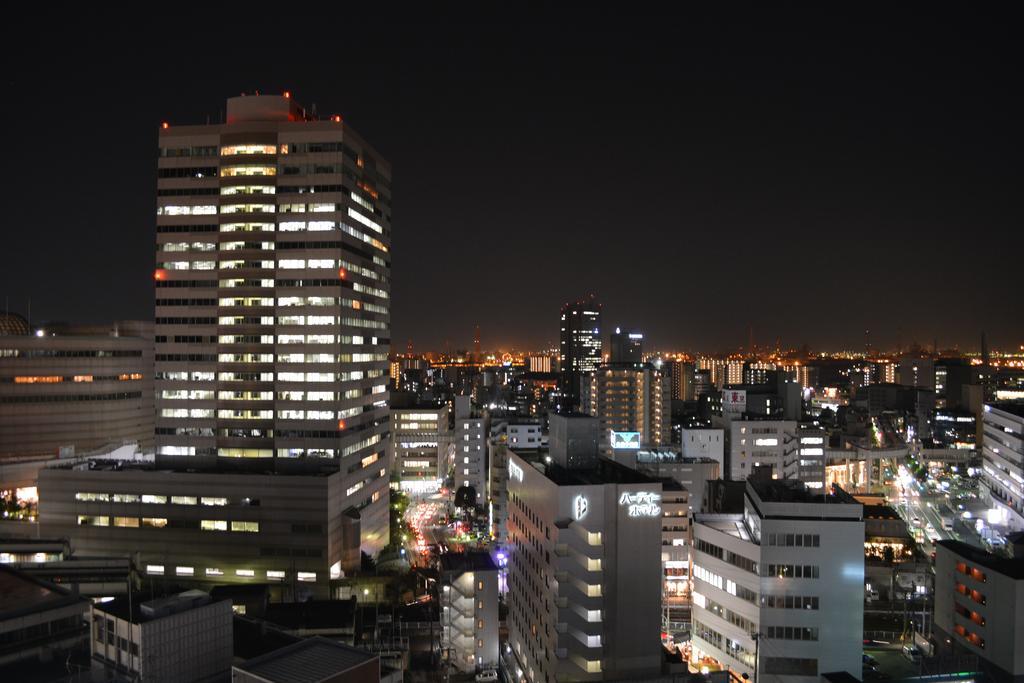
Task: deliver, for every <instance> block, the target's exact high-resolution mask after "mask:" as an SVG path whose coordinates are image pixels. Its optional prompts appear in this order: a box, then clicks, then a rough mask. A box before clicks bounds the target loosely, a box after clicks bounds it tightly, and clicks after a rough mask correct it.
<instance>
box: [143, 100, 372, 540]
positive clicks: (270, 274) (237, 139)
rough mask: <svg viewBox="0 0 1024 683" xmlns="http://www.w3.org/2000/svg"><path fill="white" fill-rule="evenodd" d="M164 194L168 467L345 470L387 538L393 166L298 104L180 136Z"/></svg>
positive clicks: (367, 521) (356, 499)
mask: <svg viewBox="0 0 1024 683" xmlns="http://www.w3.org/2000/svg"><path fill="white" fill-rule="evenodd" d="M157 178H158V179H157V207H156V231H157V232H156V241H157V252H156V271H155V273H154V278H155V280H156V283H155V284H156V321H155V322H156V325H155V335H156V342H155V353H156V386H155V390H156V411H157V412H156V437H155V441H156V452H157V461H158V463H159V464H160V465H161V466H169V467H180V468H188V469H202V468H211V469H213V468H223V467H225V466H227V465H228V463H230V466H232V467H233V468H239V467H242V468H247V467H248V468H253V469H257V470H260V471H268V470H271V471H279V472H282V471H295V470H304V469H309V470H316V471H323V470H334V471H340V472H342V473H343V476H344V479H345V485H344V486H343V489H344V490H345V491H346V492H347V493H346V495H345V496H344V497H343V498H342V499H340V500H337V501H333V502H332V505H333V506H336V507H337V510H338V512H340V511H341V510H343V509H346V508H349V507H353V508H356V509H358V510H360V511H361V514H362V524H363V533H364V534H366V533H371V534H374V535H376V536H377V537H380V536H381V534H383V537H384V538H385V539H386V536H387V524H388V517H387V506H388V500H387V498H388V497H387V486H388V476H387V468H386V467H385V468H384V469H383V472H384V473H383V474H381V471H382V468H381V465H382V464H383V465H386V445H387V434H388V409H387V401H388V393H387V381H388V378H387V372H388V350H389V347H390V335H391V333H390V300H389V296H390V294H389V292H390V280H391V275H390V270H391V255H390V243H391V225H390V223H391V169H390V166H389V164H388V163H387V162H386V161H385V160H384V159H383V158H381V156H380V155H379V154H377V152H376V151H374V149H373V148H372V147H371V146H370V145H369V144H368V143H367V142H366V141H365V140H363V139H362V138H361V137H359V136H358V135H357V134H356V133H355V132H354V131H353V130H352V129H351V128H350V127H349V126H348V124H346V123H345V122H343V121H342V120H341V117H340V116H332V117H330V118H324V119H321V118H317V117H316V116H315V115H311V114H310V113H309V112H308V111H306V110H305V109H303V108H302V107H300V106H299V105H298V104H297V103H296V102H295V101H294V100H293V99H291V97H290V96H289V94H288V93H285V94H284V95H280V96H278V95H257V96H243V97H232V98H230V99H228V101H227V108H226V120H225V121H224V122H223V123H216V124H207V125H182V126H178V125H171V124H164V125H163V126H162V129H161V130H160V134H159V160H158V164H157ZM243 463H244V464H243ZM367 549H368V550H373V549H374V548H367Z"/></svg>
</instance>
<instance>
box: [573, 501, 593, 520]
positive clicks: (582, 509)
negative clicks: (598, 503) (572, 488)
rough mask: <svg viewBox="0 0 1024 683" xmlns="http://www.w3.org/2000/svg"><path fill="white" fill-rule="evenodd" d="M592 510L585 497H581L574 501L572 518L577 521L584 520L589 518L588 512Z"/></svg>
mask: <svg viewBox="0 0 1024 683" xmlns="http://www.w3.org/2000/svg"><path fill="white" fill-rule="evenodd" d="M589 509H590V501H588V500H587V499H586V497H585V496H583V495H579V496H576V497H575V498H573V499H572V516H573V517H574V518H575V519H577V520H580V519H583V518H584V517H586V516H587V511H588V510H589Z"/></svg>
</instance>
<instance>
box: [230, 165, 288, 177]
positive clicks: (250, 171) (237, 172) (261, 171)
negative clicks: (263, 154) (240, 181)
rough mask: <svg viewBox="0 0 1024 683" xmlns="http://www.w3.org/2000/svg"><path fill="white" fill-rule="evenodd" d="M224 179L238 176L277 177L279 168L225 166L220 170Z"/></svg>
mask: <svg viewBox="0 0 1024 683" xmlns="http://www.w3.org/2000/svg"><path fill="white" fill-rule="evenodd" d="M220 175H221V177H222V178H235V177H238V176H254V175H256V176H259V175H277V166H255V165H253V166H225V167H224V168H222V169H220Z"/></svg>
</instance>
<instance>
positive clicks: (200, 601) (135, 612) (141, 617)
mask: <svg viewBox="0 0 1024 683" xmlns="http://www.w3.org/2000/svg"><path fill="white" fill-rule="evenodd" d="M212 602H213V601H212V600H211V599H210V596H209V594H207V593H204V592H203V591H200V590H188V591H185V592H183V593H177V594H174V595H165V596H163V597H159V598H156V599H153V600H148V601H145V602H140V600H139V597H138V596H136V599H135V600H134V601H131V603H129V600H128V596H119V597H116V598H114V599H113V600H111V601H109V602H101V603H98V604H96V605H95V606H94V608H95V609H96V610H97V611H100V612H105V613H107V614H109V615H111V616H113V617H117V618H118V619H123V620H125V621H130V622H132V623H133V624H141V623H143V622H147V621H155V620H157V619H162V618H164V617H169V616H171V615H172V614H179V613H181V612H187V611H188V610H191V609H195V608H197V607H204V606H206V605H209V604H212ZM129 604H131V609H129Z"/></svg>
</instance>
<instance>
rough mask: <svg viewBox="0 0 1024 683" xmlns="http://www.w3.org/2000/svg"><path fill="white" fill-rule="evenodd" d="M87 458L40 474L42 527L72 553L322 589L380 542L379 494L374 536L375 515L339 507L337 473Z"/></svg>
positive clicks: (216, 578)
mask: <svg viewBox="0 0 1024 683" xmlns="http://www.w3.org/2000/svg"><path fill="white" fill-rule="evenodd" d="M92 466H93V467H94V468H93V469H80V468H77V467H76V468H56V467H55V468H48V469H44V470H42V471H41V472H40V475H39V490H40V504H39V516H40V522H39V523H40V529H41V533H42V535H44V536H49V537H66V538H69V539H71V542H72V544H73V547H74V548H75V551H76V553H79V554H81V555H105V556H111V555H122V556H132V557H134V558H136V562H137V566H138V568H139V570H140V571H141V572H142V573H143V574H145V575H146V576H149V577H173V579H174V581H176V582H178V583H183V584H186V585H195V586H197V587H201V586H209V585H211V584H220V583H257V582H259V583H270V584H271V585H272V586H274V592H275V595H276V596H280V597H284V598H289V596H291V597H292V599H303V598H308V597H328V596H329V595H330V581H331V579H337V578H340V577H341V576H342V575H343V573H344V572H347V571H351V570H353V569H356V568H358V567H359V562H360V551H361V550H364V551H366V552H368V553H371V554H372V553H374V552H376V547H377V546H378V545H380V544H384V543H386V542H387V518H386V515H387V506H386V501H385V502H384V506H383V513H384V515H385V519H384V520H383V525H384V531H383V534H384V535H383V538H380V537H379V536H378V534H379V532H378V531H377V530H378V529H379V527H380V526H381V525H380V522H379V520H375V518H374V517H373V516H366V513H368V512H374V511H372V510H369V509H368V508H366V507H364V508H362V509H360V510H357V509H355V508H352V507H345V508H343V507H342V505H343V504H344V502H345V501H346V500H347V499H348V496H349V495H350V494H349V493H347V492H346V489H345V480H344V479H343V477H344V474H343V473H341V472H337V471H333V472H331V471H328V473H324V474H312V473H305V474H301V473H299V474H285V473H259V474H256V473H250V472H235V471H224V470H209V471H199V472H194V471H179V470H170V469H158V468H154V467H152V466H143V467H133V466H128V465H118V464H114V465H106V464H103V463H99V462H97V463H93V464H92ZM374 495H376V494H374ZM371 535H372V537H371ZM279 599H280V598H279Z"/></svg>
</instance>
